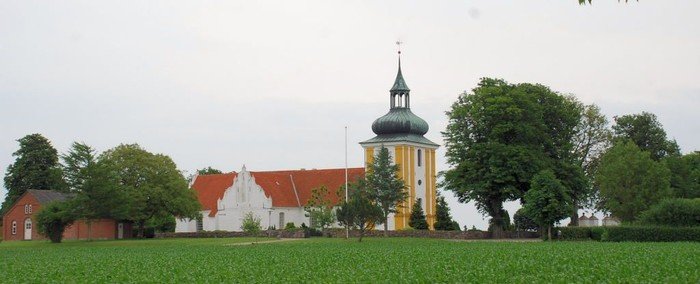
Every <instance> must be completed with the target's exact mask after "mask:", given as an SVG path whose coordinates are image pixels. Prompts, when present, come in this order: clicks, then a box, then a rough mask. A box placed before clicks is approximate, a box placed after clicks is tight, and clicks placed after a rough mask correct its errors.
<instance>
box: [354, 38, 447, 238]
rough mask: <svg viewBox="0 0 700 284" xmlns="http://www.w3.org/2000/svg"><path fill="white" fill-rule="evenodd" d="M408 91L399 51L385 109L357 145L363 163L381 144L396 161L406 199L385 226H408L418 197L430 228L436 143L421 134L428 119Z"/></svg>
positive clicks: (432, 208) (426, 127) (369, 159)
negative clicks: (367, 136) (413, 106)
mask: <svg viewBox="0 0 700 284" xmlns="http://www.w3.org/2000/svg"><path fill="white" fill-rule="evenodd" d="M410 91H411V90H410V89H409V88H408V86H407V85H406V81H404V79H403V74H401V51H399V71H398V74H396V80H394V85H393V86H392V87H391V90H389V113H387V114H385V115H384V116H382V117H380V118H378V119H377V120H375V121H374V123H372V131H373V132H374V133H375V134H376V135H377V136H375V137H374V138H372V139H369V140H367V141H364V142H360V145H361V146H362V148H364V149H365V167H367V165H368V164H371V163H372V161H373V159H374V157H375V156H376V154H377V153H378V152H379V150H380V149H381V147H385V148H387V149H388V150H389V153H390V155H391V157H392V159H393V160H394V162H395V163H396V164H397V165H399V173H398V175H399V177H401V178H402V179H403V180H404V183H405V184H406V190H407V191H408V199H407V200H406V201H405V202H403V203H402V204H401V207H400V208H398V210H397V211H398V212H397V213H396V214H392V215H389V221H388V222H389V224H388V225H389V229H390V230H400V229H403V228H408V227H409V226H408V220H409V217H410V215H411V208H412V207H413V204H414V203H415V202H416V201H417V200H418V198H420V199H421V203H422V204H421V205H422V207H423V210H424V211H425V215H426V219H427V221H428V226H429V227H430V229H431V230H432V229H433V224H434V223H435V205H436V195H437V191H436V185H435V182H436V178H435V150H436V149H437V148H438V147H439V145H438V144H435V143H433V142H432V141H430V140H428V139H427V138H425V137H424V136H423V135H425V134H426V133H428V123H427V122H425V120H423V119H422V118H420V117H418V116H417V115H415V114H413V112H411V99H410Z"/></svg>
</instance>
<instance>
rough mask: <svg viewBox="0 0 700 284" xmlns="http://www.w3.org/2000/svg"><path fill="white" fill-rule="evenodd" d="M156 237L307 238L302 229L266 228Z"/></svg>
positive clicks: (159, 234) (159, 235) (185, 233)
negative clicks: (258, 231) (250, 231)
mask: <svg viewBox="0 0 700 284" xmlns="http://www.w3.org/2000/svg"><path fill="white" fill-rule="evenodd" d="M155 237H156V238H237V237H238V238H240V237H268V238H285V239H287V238H307V237H308V236H307V234H305V232H304V231H303V230H289V231H288V230H268V231H261V232H260V233H258V234H257V235H252V234H249V233H246V232H228V231H201V232H181V233H156V235H155Z"/></svg>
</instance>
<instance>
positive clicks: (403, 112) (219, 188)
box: [175, 52, 439, 232]
mask: <svg viewBox="0 0 700 284" xmlns="http://www.w3.org/2000/svg"><path fill="white" fill-rule="evenodd" d="M400 54H401V52H399V56H400ZM410 91H411V90H410V89H409V88H408V85H407V84H406V81H405V80H404V78H403V74H402V73H401V58H400V57H399V64H398V73H397V74H396V79H395V80H394V84H393V86H392V87H391V89H390V90H389V112H388V113H387V114H385V115H384V116H382V117H380V118H378V119H376V120H375V121H374V123H372V131H373V132H374V133H375V134H376V136H375V137H373V138H371V139H369V140H366V141H363V142H360V145H361V146H362V147H363V148H364V161H365V167H366V166H367V165H368V164H371V163H372V161H373V159H374V157H375V156H376V155H377V153H378V152H379V150H380V149H381V148H382V147H385V148H387V149H388V150H389V153H390V155H391V158H392V160H394V162H395V163H396V164H397V165H399V172H398V174H399V177H400V178H402V179H403V180H404V183H405V185H406V189H405V190H406V191H407V192H408V199H407V200H406V201H405V202H403V203H402V204H401V206H400V207H399V208H398V212H397V213H395V214H391V215H389V220H388V228H389V229H390V230H401V229H405V228H408V227H409V226H408V220H409V216H410V214H411V208H412V206H413V205H414V203H415V202H417V201H418V200H420V202H421V205H422V207H423V210H424V211H425V214H426V218H427V221H428V224H429V226H430V228H431V229H432V226H433V223H434V222H435V206H436V194H437V192H436V189H437V188H436V184H435V183H436V170H435V150H436V149H437V148H438V147H439V145H438V144H436V143H434V142H432V141H430V140H428V139H427V138H425V137H424V135H425V134H426V133H427V132H428V129H429V126H428V123H427V122H425V120H423V119H421V118H420V117H418V116H417V115H415V114H413V112H411V99H410ZM365 171H366V168H349V169H347V179H348V180H349V182H352V181H354V180H357V179H358V178H361V177H363V176H364V175H365ZM345 180H346V169H311V170H304V169H301V170H283V171H248V170H247V169H246V167H245V166H243V168H242V169H241V170H240V171H239V172H231V173H225V174H213V175H198V176H195V177H194V179H193V181H192V183H191V185H190V186H191V187H192V189H194V190H195V191H196V192H197V198H198V199H199V202H200V203H201V204H202V209H203V210H202V212H201V213H202V218H201V220H189V219H180V220H177V223H176V228H175V231H176V232H197V231H215V230H222V231H241V224H242V220H243V216H244V215H245V214H247V213H249V212H252V213H253V214H254V215H255V216H256V217H257V218H259V219H260V224H261V226H262V228H263V229H265V228H276V229H282V228H284V227H285V225H286V224H287V223H294V225H295V226H297V227H299V226H301V224H302V223H303V224H305V225H311V224H312V222H313V220H309V217H307V216H306V212H305V211H304V206H306V205H307V203H308V201H309V199H310V198H311V192H312V190H313V189H314V188H317V187H320V186H325V187H326V188H328V189H329V191H330V192H335V190H337V189H339V188H340V187H341V186H343V185H344V184H345ZM328 197H329V198H330V200H331V201H332V202H333V203H336V204H337V203H338V202H339V198H338V196H336V195H335V194H329V196H328Z"/></svg>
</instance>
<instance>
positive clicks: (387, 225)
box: [384, 214, 389, 237]
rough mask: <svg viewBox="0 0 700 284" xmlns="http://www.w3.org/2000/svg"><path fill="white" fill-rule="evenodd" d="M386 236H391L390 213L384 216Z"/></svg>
mask: <svg viewBox="0 0 700 284" xmlns="http://www.w3.org/2000/svg"><path fill="white" fill-rule="evenodd" d="M384 236H385V237H388V236H389V214H387V215H386V216H384Z"/></svg>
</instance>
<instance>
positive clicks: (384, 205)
mask: <svg viewBox="0 0 700 284" xmlns="http://www.w3.org/2000/svg"><path fill="white" fill-rule="evenodd" d="M398 170H399V165H396V164H393V163H392V162H391V156H389V149H387V148H385V147H383V146H382V147H381V148H380V150H379V153H377V155H376V156H375V157H374V159H373V161H372V163H371V164H369V165H368V169H367V175H366V176H367V186H368V187H369V191H368V194H369V198H370V199H371V200H373V201H374V202H375V203H376V204H377V205H378V206H379V208H381V209H382V218H383V221H381V222H382V223H384V234H385V235H386V234H388V223H389V222H388V221H389V214H391V213H396V209H397V208H398V207H399V206H400V204H401V203H402V202H404V201H405V200H406V198H408V192H406V190H405V188H406V186H405V185H404V182H403V180H402V179H401V178H399V177H398V175H397V172H398Z"/></svg>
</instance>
